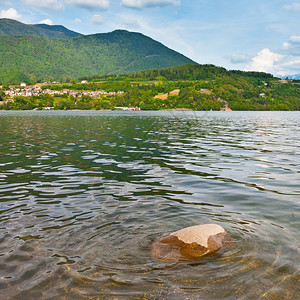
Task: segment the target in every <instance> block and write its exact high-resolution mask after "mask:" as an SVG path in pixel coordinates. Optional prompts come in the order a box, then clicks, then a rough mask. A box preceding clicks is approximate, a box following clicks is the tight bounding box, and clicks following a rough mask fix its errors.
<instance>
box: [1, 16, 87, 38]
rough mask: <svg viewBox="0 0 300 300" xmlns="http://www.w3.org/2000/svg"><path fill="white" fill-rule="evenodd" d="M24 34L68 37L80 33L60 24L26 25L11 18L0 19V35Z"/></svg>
mask: <svg viewBox="0 0 300 300" xmlns="http://www.w3.org/2000/svg"><path fill="white" fill-rule="evenodd" d="M24 34H30V35H36V36H41V37H47V38H69V37H75V36H79V35H81V34H80V33H77V32H75V31H72V30H69V29H67V28H66V27H64V26H61V25H46V24H36V25H27V24H23V23H21V22H18V21H15V20H11V19H0V36H6V35H9V36H12V35H24Z"/></svg>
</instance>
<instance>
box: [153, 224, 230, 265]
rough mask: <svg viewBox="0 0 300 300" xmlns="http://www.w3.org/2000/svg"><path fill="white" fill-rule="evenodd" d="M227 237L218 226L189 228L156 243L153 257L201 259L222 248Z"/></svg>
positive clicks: (207, 225) (206, 225) (208, 225)
mask: <svg viewBox="0 0 300 300" xmlns="http://www.w3.org/2000/svg"><path fill="white" fill-rule="evenodd" d="M226 237H228V234H227V232H226V231H225V230H224V228H223V227H221V226H220V225H217V224H204V225H196V226H191V227H187V228H184V229H181V230H178V231H175V232H173V233H171V234H169V235H168V236H164V237H162V238H160V239H158V240H157V241H156V242H154V243H153V245H152V256H153V257H154V258H158V259H162V260H178V259H180V258H197V257H201V256H203V255H206V254H209V253H211V252H214V251H217V250H218V249H220V248H222V247H223V246H224V244H225V241H226Z"/></svg>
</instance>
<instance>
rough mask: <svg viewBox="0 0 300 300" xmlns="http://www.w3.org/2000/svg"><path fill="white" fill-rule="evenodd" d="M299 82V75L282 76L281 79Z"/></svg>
mask: <svg viewBox="0 0 300 300" xmlns="http://www.w3.org/2000/svg"><path fill="white" fill-rule="evenodd" d="M286 78H288V79H293V80H300V74H295V75H286V76H282V79H286Z"/></svg>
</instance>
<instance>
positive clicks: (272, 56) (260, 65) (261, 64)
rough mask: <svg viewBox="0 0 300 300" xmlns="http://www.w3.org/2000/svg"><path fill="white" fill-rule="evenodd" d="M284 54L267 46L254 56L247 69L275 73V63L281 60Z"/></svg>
mask: <svg viewBox="0 0 300 300" xmlns="http://www.w3.org/2000/svg"><path fill="white" fill-rule="evenodd" d="M282 58H283V55H281V54H278V53H275V52H272V51H270V49H268V48H265V49H263V50H261V51H259V52H258V53H257V56H255V57H254V58H252V60H251V62H250V64H248V65H247V66H246V70H247V71H259V72H266V73H274V71H275V63H277V62H278V61H280V60H281V59H282Z"/></svg>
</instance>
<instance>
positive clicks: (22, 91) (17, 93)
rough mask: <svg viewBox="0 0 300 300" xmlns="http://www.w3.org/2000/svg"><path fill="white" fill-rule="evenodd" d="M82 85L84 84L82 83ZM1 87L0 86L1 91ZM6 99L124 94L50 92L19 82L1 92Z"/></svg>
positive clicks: (63, 90)
mask: <svg viewBox="0 0 300 300" xmlns="http://www.w3.org/2000/svg"><path fill="white" fill-rule="evenodd" d="M83 83H84V82H83ZM2 88H3V86H0V89H2ZM3 92H4V94H5V95H6V96H7V97H8V98H7V101H13V98H14V97H31V96H42V95H47V94H48V95H52V96H54V95H60V96H62V95H67V96H73V97H77V98H81V97H82V96H90V97H92V98H99V97H101V96H115V95H121V94H124V92H123V91H118V92H106V91H86V90H84V91H78V90H72V89H62V90H51V89H49V88H46V89H43V87H42V86H41V85H28V86H27V85H26V83H24V82H21V83H20V86H19V87H14V86H9V89H8V90H4V91H3Z"/></svg>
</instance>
